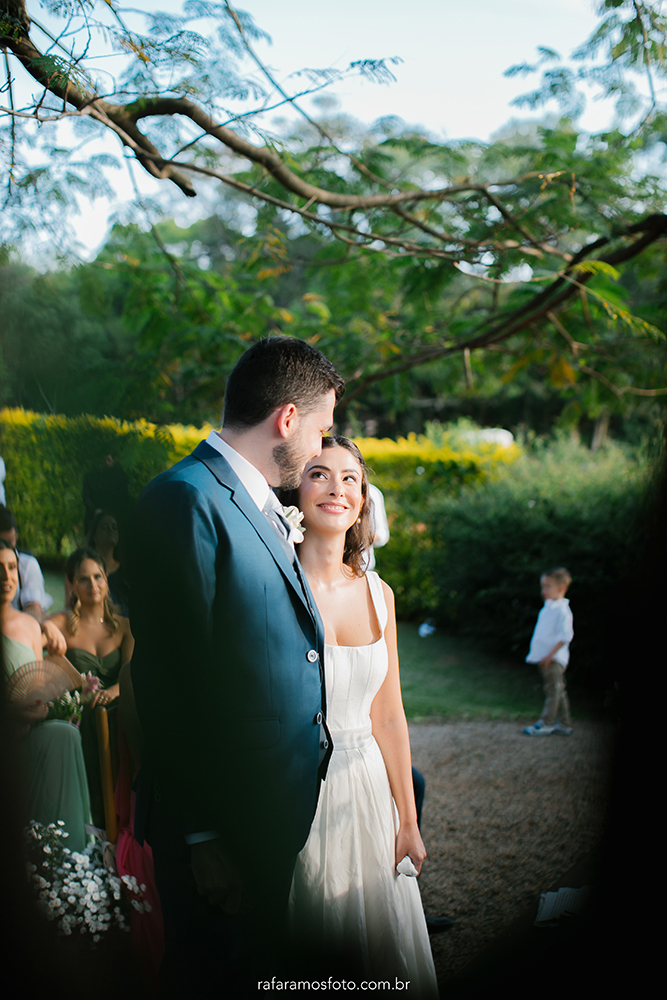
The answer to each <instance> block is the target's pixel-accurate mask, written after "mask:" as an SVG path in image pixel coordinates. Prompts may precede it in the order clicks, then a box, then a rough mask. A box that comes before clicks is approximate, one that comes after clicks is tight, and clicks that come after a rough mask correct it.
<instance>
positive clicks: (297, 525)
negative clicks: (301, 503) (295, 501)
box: [280, 507, 306, 545]
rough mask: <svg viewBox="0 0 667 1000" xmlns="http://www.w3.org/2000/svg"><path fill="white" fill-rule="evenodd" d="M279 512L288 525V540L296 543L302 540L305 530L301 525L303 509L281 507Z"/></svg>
mask: <svg viewBox="0 0 667 1000" xmlns="http://www.w3.org/2000/svg"><path fill="white" fill-rule="evenodd" d="M280 513H281V514H282V516H283V517H284V518H285V520H286V521H287V523H288V524H289V526H290V533H289V540H290V542H294V543H295V544H297V545H298V543H299V542H302V541H303V533H304V531H305V530H306V529H305V528H304V527H302V525H301V522H302V521H303V511H301V510H299V508H298V507H282V508H281V511H280Z"/></svg>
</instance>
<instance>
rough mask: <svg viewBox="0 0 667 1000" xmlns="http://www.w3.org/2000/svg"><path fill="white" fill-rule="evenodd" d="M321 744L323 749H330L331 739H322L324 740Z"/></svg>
mask: <svg viewBox="0 0 667 1000" xmlns="http://www.w3.org/2000/svg"><path fill="white" fill-rule="evenodd" d="M320 746H321V747H322V749H323V750H328V749H329V740H322V742H321V743H320Z"/></svg>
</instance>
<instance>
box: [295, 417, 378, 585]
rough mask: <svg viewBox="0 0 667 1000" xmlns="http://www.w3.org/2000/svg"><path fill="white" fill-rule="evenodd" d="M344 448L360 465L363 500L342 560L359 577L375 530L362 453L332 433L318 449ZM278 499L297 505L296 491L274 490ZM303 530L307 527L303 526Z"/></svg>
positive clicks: (362, 572) (348, 535) (366, 471)
mask: <svg viewBox="0 0 667 1000" xmlns="http://www.w3.org/2000/svg"><path fill="white" fill-rule="evenodd" d="M336 447H338V448H345V450H346V451H349V452H350V454H351V455H354V457H355V458H356V460H357V462H358V463H359V466H360V468H361V494H362V496H363V498H364V499H363V503H362V504H361V509H360V510H359V517H358V518H357V520H356V521H355V522H354V524H353V525H352V526H351V527H350V528H348V529H347V532H346V533H345V548H344V549H343V562H344V563H345V565H346V566H349V567H350V569H351V570H352V572H353V573H354V575H355V576H363V575H364V573H365V571H366V563H367V553H368V552H369V551H370V549H371V548H372V546H373V539H374V538H375V529H374V526H373V517H372V513H371V494H370V489H369V484H368V466H367V465H366V463H365V461H364V456H363V455H362V454H361V452H360V451H359V449H358V448H357V446H356V444H355V443H354V441H350V439H349V438H346V437H342V436H341V435H339V434H333V435H332V436H331V437H325V438H322V451H326V450H327V448H336ZM277 492H278V496H279V497H280V502H281V503H283V504H284V505H285V506H286V507H290V506H291V505H292V504H294V505H295V506H297V507H298V505H299V491H298V490H278V491H277ZM306 530H307V529H306Z"/></svg>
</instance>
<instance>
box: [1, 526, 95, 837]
mask: <svg viewBox="0 0 667 1000" xmlns="http://www.w3.org/2000/svg"><path fill="white" fill-rule="evenodd" d="M17 586H18V568H17V561H16V552H15V551H14V549H13V548H12V547H11V545H9V544H8V543H7V542H5V541H4V540H3V539H0V632H2V644H3V654H4V664H5V672H6V673H7V674H10V675H11V674H12V673H14V671H15V670H19V669H20V667H22V666H24V665H25V664H26V663H33V662H34V661H35V660H41V659H42V656H43V654H42V643H43V641H44V640H43V637H42V633H41V631H40V627H39V625H38V623H37V622H36V620H35V619H34V618H33V617H32V616H31V615H28V614H24V613H23V612H22V611H16V610H15V609H14V608H12V606H11V602H12V599H13V597H14V594H15V593H16V588H17ZM47 710H48V709H47V707H46V706H44V707H43V708H40V709H32V710H26V711H24V712H23V713H22V722H23V723H24V726H25V729H26V734H25V738H24V739H23V741H22V744H21V754H20V757H21V763H22V766H23V770H24V776H25V782H26V802H27V807H28V818H29V819H34V820H36V821H37V822H38V823H43V824H44V825H48V824H49V823H56V822H57V821H58V820H62V821H63V822H64V824H65V830H66V831H67V833H68V834H69V838H68V840H67V846H68V847H69V848H70V850H72V851H82V850H83V849H84V847H85V846H86V843H87V841H88V837H87V834H86V830H85V824H86V823H90V822H91V815H90V799H89V796H88V785H87V782H86V769H85V765H84V761H83V752H82V747H81V736H80V734H79V731H78V729H77V728H76V727H75V726H71V725H70V724H69V723H68V722H61V721H60V720H57V719H52V720H49V721H48V722H44V721H43V720H44V717H45V715H46V712H47Z"/></svg>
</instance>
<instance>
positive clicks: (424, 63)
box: [73, 0, 611, 257]
mask: <svg viewBox="0 0 667 1000" xmlns="http://www.w3.org/2000/svg"><path fill="white" fill-rule="evenodd" d="M238 6H239V7H240V8H241V9H244V10H246V11H248V12H249V13H250V14H252V16H253V18H254V19H255V22H256V23H257V24H258V25H259V26H260V27H261V28H262V29H263V30H264V31H266V32H267V33H268V34H269V35H270V36H271V38H272V44H271V45H269V44H267V43H265V42H259V43H257V44H256V50H257V53H258V55H259V56H260V58H261V59H262V60H263V61H264V62H265V63H267V64H268V65H270V66H271V68H272V69H273V70H274V72H275V74H276V75H277V76H278V78H279V80H280V81H281V82H283V81H286V85H287V87H288V88H289V87H291V86H299V84H298V83H297V82H296V81H290V80H288V79H287V78H288V77H289V75H290V74H291V73H293V72H295V71H297V70H299V69H302V68H305V67H311V68H318V69H321V68H324V67H329V66H333V67H337V68H344V67H345V66H347V65H348V64H349V63H350V62H352V61H355V60H359V59H369V58H382V57H392V56H397V57H399V58H400V59H401V60H402V62H401V63H400V64H398V65H396V66H394V67H393V72H394V74H395V76H396V81H395V82H394V83H392V84H390V85H377V84H372V83H370V82H368V81H365V80H361V79H355V80H349V81H345V82H343V83H342V84H340V85H338V86H336V87H334V88H333V89H332V91H331V92H332V93H333V94H335V96H336V98H337V99H338V101H339V105H340V109H341V110H342V111H344V112H347V113H349V114H352V115H353V116H354V117H356V118H358V119H359V120H361V121H363V122H366V123H370V122H372V121H374V120H375V119H377V118H379V117H382V116H385V115H398V116H399V117H401V118H402V119H403V120H404V121H405V122H407V123H408V124H410V125H415V126H422V127H423V128H424V129H426V130H428V131H429V132H431V133H433V134H434V136H435V137H436V138H445V137H446V138H449V139H462V138H476V139H480V140H483V141H485V140H488V139H489V138H490V136H491V135H492V134H493V133H494V132H495V131H496V130H497V129H499V128H500V127H501V126H502V125H504V124H505V123H506V122H507V121H508V120H509V119H510V118H513V117H514V118H522V119H525V118H529V117H531V116H530V113H528V112H526V111H523V110H520V109H517V108H513V107H511V105H510V102H511V101H512V99H513V98H514V97H516V96H517V95H518V94H520V93H523V92H524V91H526V90H530V89H531V87H532V86H534V85H535V84H536V83H537V79H538V78H537V76H535V77H527V78H526V77H514V78H506V77H504V76H503V73H504V71H505V70H506V69H507V68H508V67H509V66H511V65H513V64H515V63H520V62H530V61H531V60H533V59H534V57H535V50H536V47H537V46H539V45H546V46H548V47H549V48H552V49H556V51H558V52H560V53H561V54H562V55H569V54H570V52H571V51H572V50H573V49H574V48H575V47H576V46H578V45H579V44H580V43H581V42H583V41H584V40H585V39H586V38H587V37H588V36H589V35H590V33H591V32H592V30H593V28H594V27H595V24H596V21H597V18H596V17H595V14H594V3H593V2H592V0H410V2H409V3H408V2H406V0H336V2H335V3H332V2H331V0H240V2H239V4H238ZM179 8H180V0H144V2H143V3H142V5H141V9H143V10H148V9H157V10H165V9H167V10H169V9H171V10H177V9H179ZM304 103H305V106H306V107H307V108H308V109H309V110H313V107H312V104H311V105H310V106H309V99H306V100H305V102H304ZM542 113H543V112H540V114H542ZM282 114H284V112H282ZM610 119H611V108H610V106H609V104H608V103H589V106H588V108H587V110H586V112H585V114H584V116H583V118H582V120H581V126H582V127H583V128H585V129H589V130H592V131H595V130H598V129H601V128H604V127H605V126H606V125H607V124H608V123H609V121H610ZM108 141H109V142H110V144H111V145H110V146H109V147H108V148H109V150H110V151H111V152H113V153H114V154H115V155H117V153H118V145H117V140H115V139H114V138H113V137H111V138H110V139H109V140H108ZM134 174H135V177H136V180H137V183H138V185H139V187H140V190H141V192H142V194H144V195H150V196H158V197H159V198H160V200H161V202H162V204H163V206H165V207H166V208H167V210H168V211H169V212H171V213H173V214H174V215H175V216H176V218H177V219H178V221H179V222H180V223H181V224H185V223H186V222H187V221H188V218H189V217H190V218H195V217H196V216H197V214H199V211H201V208H202V207H203V206H201V207H200V208H198V206H197V203H196V200H194V201H193V200H192V199H185V198H184V196H182V195H180V193H179V192H178V191H177V190H176V189H175V188H173V187H170V191H169V193H168V194H167V192H166V191H165V184H164V183H162V184H160V183H159V182H157V181H154V180H152V179H151V178H150V177H148V175H146V174H145V172H144V171H143V170H142V169H141V168H136V169H135V170H134ZM111 176H112V179H113V182H114V185H115V188H116V192H117V197H116V199H115V201H107V200H103V199H98V200H97V201H96V202H95V203H94V204H93V205H91V204H90V203H89V202H87V201H85V200H81V202H80V205H81V215H80V216H79V217H77V218H75V219H74V220H73V223H74V228H75V231H76V235H77V238H78V240H79V243H80V251H81V254H82V256H84V257H90V256H92V255H93V254H94V252H95V250H96V249H97V247H98V246H99V245H100V244H101V243H102V242H103V241H104V238H105V236H106V234H107V232H108V229H109V224H110V216H112V215H113V213H114V211H115V210H117V208H118V205H119V204H122V203H123V202H125V201H126V200H130V199H131V198H132V187H131V183H130V179H129V176H128V174H127V171H122V172H120V173H117V174H113V175H111Z"/></svg>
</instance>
